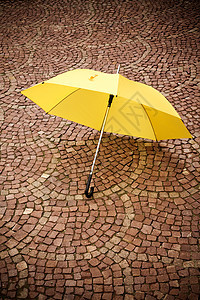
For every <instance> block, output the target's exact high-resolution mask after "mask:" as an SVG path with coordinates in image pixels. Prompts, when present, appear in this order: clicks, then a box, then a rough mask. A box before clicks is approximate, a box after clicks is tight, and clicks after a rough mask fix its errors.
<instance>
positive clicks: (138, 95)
mask: <svg viewBox="0 0 200 300" xmlns="http://www.w3.org/2000/svg"><path fill="white" fill-rule="evenodd" d="M117 93H118V94H117V95H118V96H120V97H123V98H126V99H129V100H133V101H136V102H138V103H140V104H142V105H146V106H149V107H151V108H152V109H155V110H159V111H163V112H165V113H168V114H171V115H173V116H175V117H179V115H178V113H177V112H176V111H175V109H174V108H173V106H172V105H171V104H170V103H169V102H168V101H167V99H166V98H165V97H164V96H163V95H162V94H161V93H160V92H158V91H157V90H155V89H154V88H152V87H151V86H148V85H146V84H143V83H140V82H135V81H132V80H129V79H127V78H125V77H123V76H121V75H119V84H118V92H117Z"/></svg>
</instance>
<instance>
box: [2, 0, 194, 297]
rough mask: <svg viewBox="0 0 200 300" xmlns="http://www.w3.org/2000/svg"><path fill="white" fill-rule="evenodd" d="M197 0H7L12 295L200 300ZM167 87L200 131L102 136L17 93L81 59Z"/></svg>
mask: <svg viewBox="0 0 200 300" xmlns="http://www.w3.org/2000/svg"><path fill="white" fill-rule="evenodd" d="M198 11H199V7H198V1H183V0H180V1H177V0H174V1H166V0H165V1H164V0H161V1H154V0H140V1H136V0H133V1H130V0H125V1H120V0H115V1H107V0H92V1H89V0H88V1H80V0H79V1H75V0H72V1H66V0H65V1H61V0H54V1H53V0H52V1H36V0H35V1H19V0H17V1H2V2H1V4H0V14H1V18H0V23H1V24H0V31H1V34H2V36H1V47H2V53H1V60H0V64H1V71H0V73H1V77H0V83H1V87H2V89H3V91H2V92H1V95H0V104H1V105H0V125H1V162H0V165H1V174H0V182H1V191H0V259H1V260H0V274H1V282H0V290H1V292H0V293H1V298H3V299H22V298H23V299H67V300H68V299H106V300H107V299H126V300H127V299H148V300H150V299H165V300H166V299H169V300H173V299H192V300H196V299H198V295H199V273H200V272H199V268H200V252H199V247H200V245H199V229H200V228H199V212H200V210H199V206H200V198H199V193H198V183H199V170H200V169H199V136H200V134H199V131H198V126H199V123H198V117H199V115H198V114H199V111H198V109H199V107H198V105H199V98H198V97H199V94H198V93H199V92H198V80H197V72H198V69H197V62H198V51H199V49H198V48H199V44H198V40H199V33H198V27H199V24H198V15H197V13H198ZM118 63H120V64H121V70H120V72H121V74H122V75H124V76H126V77H128V78H130V79H132V80H136V81H140V82H143V83H146V84H149V85H152V86H153V87H154V88H156V89H158V90H159V91H160V92H162V93H163V94H164V95H165V96H166V97H167V99H168V100H169V101H170V102H171V103H172V104H173V106H174V107H175V108H176V110H177V111H178V113H179V114H180V115H181V117H182V119H183V121H184V123H185V125H186V126H187V128H188V129H189V130H190V132H191V134H192V135H193V136H194V139H193V140H169V141H162V142H151V141H145V140H142V139H137V138H129V137H125V136H123V137H122V136H116V135H110V134H105V135H104V137H103V141H102V146H101V148H100V153H99V156H98V160H97V165H96V169H95V176H94V184H95V194H94V198H93V199H90V200H88V199H86V198H85V196H84V189H85V183H86V180H87V176H88V172H89V170H90V166H91V163H92V159H93V155H94V151H95V148H96V145H97V141H98V137H99V133H98V132H96V131H94V130H92V129H89V128H86V127H84V126H81V125H78V124H75V123H72V122H70V121H66V120H63V119H60V118H58V117H54V116H50V115H46V114H45V113H44V112H43V111H42V110H41V109H40V108H39V107H38V106H37V105H35V104H34V103H33V102H31V101H30V100H28V99H25V97H24V96H23V95H21V94H20V91H21V90H22V89H24V88H27V87H29V86H31V85H33V84H35V83H38V82H41V81H43V80H45V79H47V78H50V77H52V76H55V75H57V74H59V73H62V72H64V71H67V70H72V69H74V68H93V69H96V70H100V71H104V72H111V73H115V72H116V70H117V66H118Z"/></svg>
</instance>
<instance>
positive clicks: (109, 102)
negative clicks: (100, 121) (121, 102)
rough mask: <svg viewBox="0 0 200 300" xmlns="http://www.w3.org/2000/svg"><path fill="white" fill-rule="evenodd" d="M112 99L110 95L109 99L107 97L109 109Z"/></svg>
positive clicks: (112, 96)
mask: <svg viewBox="0 0 200 300" xmlns="http://www.w3.org/2000/svg"><path fill="white" fill-rule="evenodd" d="M113 98H114V95H112V94H110V97H109V100H108V107H111V104H112V101H113Z"/></svg>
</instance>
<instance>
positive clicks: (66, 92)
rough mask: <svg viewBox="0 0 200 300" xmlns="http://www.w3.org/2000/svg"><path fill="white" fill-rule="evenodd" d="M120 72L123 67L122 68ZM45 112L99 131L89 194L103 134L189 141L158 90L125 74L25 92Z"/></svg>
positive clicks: (69, 76)
mask: <svg viewBox="0 0 200 300" xmlns="http://www.w3.org/2000/svg"><path fill="white" fill-rule="evenodd" d="M118 71H119V68H118ZM22 94H24V95H25V96H26V97H28V98H30V99H31V100H32V101H34V102H35V103H36V104H38V105H39V106H40V107H41V108H43V109H44V110H45V111H46V112H47V113H49V114H53V115H55V116H59V117H62V118H65V119H68V120H71V121H74V122H77V123H80V124H83V125H86V126H88V127H91V128H94V129H96V130H99V131H101V134H100V138H99V142H98V145H97V149H96V153H95V157H94V160H93V164H92V167H91V171H90V174H89V177H88V181H87V185H86V190H85V194H86V196H87V197H88V198H90V197H91V196H92V195H93V191H94V188H93V187H92V188H91V191H90V192H89V187H90V183H91V179H92V174H93V170H94V165H95V161H96V158H97V153H98V150H99V146H100V143H101V138H102V135H103V132H104V131H106V132H112V133H120V134H125V135H130V136H136V137H142V138H147V139H151V140H162V139H176V138H191V137H192V136H191V134H190V133H189V131H188V130H187V128H186V127H185V125H184V124H183V122H182V120H181V118H180V116H179V115H178V113H177V112H176V111H175V109H174V108H173V107H172V105H171V104H170V103H169V102H168V101H167V100H166V99H165V97H164V96H163V95H162V94H161V93H159V92H158V91H157V90H155V89H153V88H152V87H150V86H147V85H145V84H142V83H139V82H135V81H131V80H129V79H127V78H125V77H123V76H122V75H120V74H118V72H117V74H106V73H102V72H98V71H94V70H86V69H77V70H73V71H69V72H66V73H63V74H60V75H58V76H56V77H54V78H52V79H49V80H47V81H45V82H42V83H39V84H37V85H35V86H33V87H30V88H28V89H26V90H24V91H22Z"/></svg>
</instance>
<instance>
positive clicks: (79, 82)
mask: <svg viewBox="0 0 200 300" xmlns="http://www.w3.org/2000/svg"><path fill="white" fill-rule="evenodd" d="M118 79H119V75H118V74H106V73H102V72H99V71H94V70H88V69H77V70H72V71H68V72H65V73H63V74H60V75H58V76H55V77H53V78H51V79H49V80H47V81H46V82H47V83H54V84H59V85H67V86H72V87H77V88H81V89H86V90H92V91H97V92H103V93H107V94H113V95H116V94H117V88H118Z"/></svg>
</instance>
